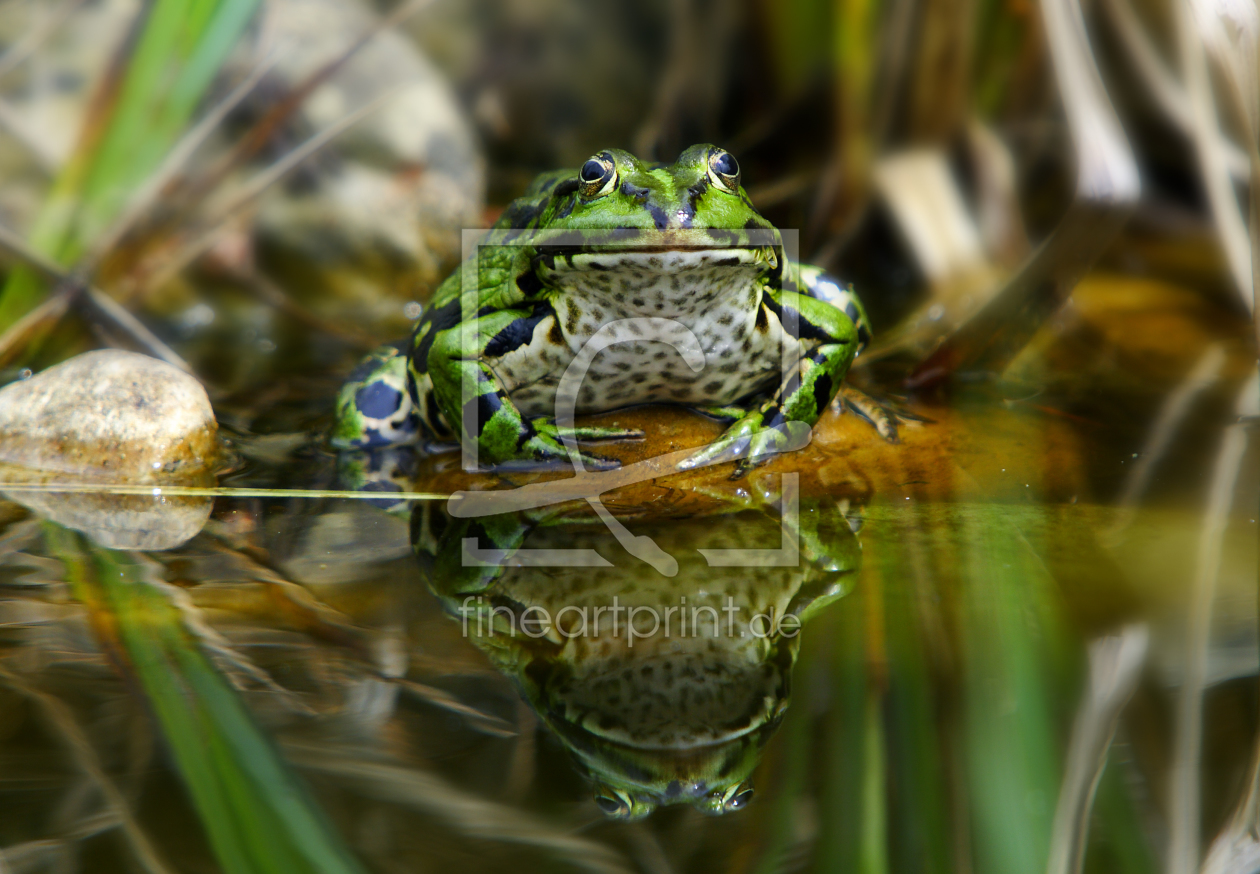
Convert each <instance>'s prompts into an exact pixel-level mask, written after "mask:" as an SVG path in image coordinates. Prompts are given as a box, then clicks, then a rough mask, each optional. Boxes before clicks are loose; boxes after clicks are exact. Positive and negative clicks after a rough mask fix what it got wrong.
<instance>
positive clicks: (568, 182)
mask: <svg viewBox="0 0 1260 874" xmlns="http://www.w3.org/2000/svg"><path fill="white" fill-rule="evenodd" d="M581 185H582V183H581V182H579V181H578V179H577V177H576V176H574V177H571V178H569V179H563V180H561V181H560V182H559V183H558V184H557V185H556V187H555V189H554V190H553V191H552V192H551V196H552V198H553V199H558V198H561V197H568V196H569V195H570V194H573V193H574V192H576V191H577V190H578V188H579V187H581Z"/></svg>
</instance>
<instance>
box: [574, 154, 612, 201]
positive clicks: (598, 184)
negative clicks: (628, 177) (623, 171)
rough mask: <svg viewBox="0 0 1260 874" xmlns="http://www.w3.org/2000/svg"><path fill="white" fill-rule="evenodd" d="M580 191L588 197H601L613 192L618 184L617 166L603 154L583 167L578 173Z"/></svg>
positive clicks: (596, 156)
mask: <svg viewBox="0 0 1260 874" xmlns="http://www.w3.org/2000/svg"><path fill="white" fill-rule="evenodd" d="M578 182H579V183H580V184H579V190H580V191H581V192H582V194H583V195H584V196H586V197H600V196H602V195H605V194H607V193H608V192H610V191H612V190H613V186H615V185H616V184H617V164H616V163H615V162H614V161H613V159H612V158H611V157H610V156H609V155H608V154H606V153H603V152H601V153H600V154H598V155H595V156H594V157H592V158H591V159H590V160H589V161H587V162H586V163H585V164H583V165H582V169H581V170H579V171H578Z"/></svg>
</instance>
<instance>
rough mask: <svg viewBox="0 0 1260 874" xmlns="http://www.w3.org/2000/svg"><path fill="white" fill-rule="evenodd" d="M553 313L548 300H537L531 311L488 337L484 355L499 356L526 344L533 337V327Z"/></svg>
mask: <svg viewBox="0 0 1260 874" xmlns="http://www.w3.org/2000/svg"><path fill="white" fill-rule="evenodd" d="M555 314H556V311H555V310H554V309H552V308H551V303H550V302H549V301H545V300H540V301H537V302H536V303H535V304H534V311H533V312H532V313H530V314H529V315H522V316H521V317H520V318H518V319H516V320H515V321H513V322H511V323H510V324H509V325H508V326H507V327H506V328H504V329H503V330H502V331H500V332H499V333H497V334H495V335H494V337H492V338H491V339H490V342H489V343H487V344H486V350H485V354H486V356H487V357H489V358H500V357H502V356H504V355H507V354H508V353H509V352H513V351H515V350H517V349H519V348H521V347H522V346H526V345H528V344H529V343H530V342H531V341H532V340H533V339H534V329H535V328H537V327H538V323H539V322H541V321H542V320H543V319H545V318H547V317H548V316H554V315H555Z"/></svg>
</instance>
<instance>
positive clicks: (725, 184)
mask: <svg viewBox="0 0 1260 874" xmlns="http://www.w3.org/2000/svg"><path fill="white" fill-rule="evenodd" d="M709 178H710V179H712V180H713V184H714V185H716V186H717V187H718V188H721V189H722V190H723V191H729V192H730V193H731V194H734V193H736V192H737V191H739V162H738V161H736V160H735V156H734V155H732V154H731V153H730V152H723V151H722V150H721V149H715V150H713V151H712V152H710V153H709Z"/></svg>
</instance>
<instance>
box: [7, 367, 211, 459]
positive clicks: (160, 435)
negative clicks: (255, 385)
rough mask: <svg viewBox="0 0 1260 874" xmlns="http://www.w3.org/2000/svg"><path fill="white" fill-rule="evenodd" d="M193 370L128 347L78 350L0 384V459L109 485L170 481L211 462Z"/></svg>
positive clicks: (203, 404)
mask: <svg viewBox="0 0 1260 874" xmlns="http://www.w3.org/2000/svg"><path fill="white" fill-rule="evenodd" d="M217 427H218V426H217V424H216V423H215V420H214V412H213V411H212V410H211V408H210V399H209V398H208V397H206V392H205V389H203V388H202V387H201V383H199V382H198V381H197V380H196V379H195V378H194V377H192V376H189V375H188V374H187V373H184V372H183V371H181V370H178V369H176V368H174V367H172V366H171V365H169V364H166V363H165V362H162V361H158V360H157V359H155V358H149V357H147V356H144V355H137V354H135V353H134V352H123V351H120V350H113V349H109V350H101V351H97V352H86V353H84V354H82V355H79V356H77V357H75V358H71V359H70V360H69V361H65V362H63V363H61V364H58V365H56V366H55V367H50V368H48V369H47V370H45V371H43V372H42V373H39V374H37V375H35V376H33V377H31V378H30V379H28V380H24V381H21V382H15V383H10V384H9V385H7V386H5V387H4V388H2V389H0V463H3V464H6V465H13V466H17V467H22V468H27V469H31V470H39V471H53V472H58V473H64V474H71V475H74V476H79V477H90V478H95V479H100V478H107V479H108V480H109V481H112V482H153V481H156V480H157V479H158V478H161V479H162V480H163V481H167V482H169V481H170V478H171V477H172V476H175V475H188V474H192V473H194V472H196V471H199V470H204V469H205V468H206V467H207V466H208V465H210V464H211V463H212V462H213V461H214V456H215V446H216V443H215V433H216V430H217Z"/></svg>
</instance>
